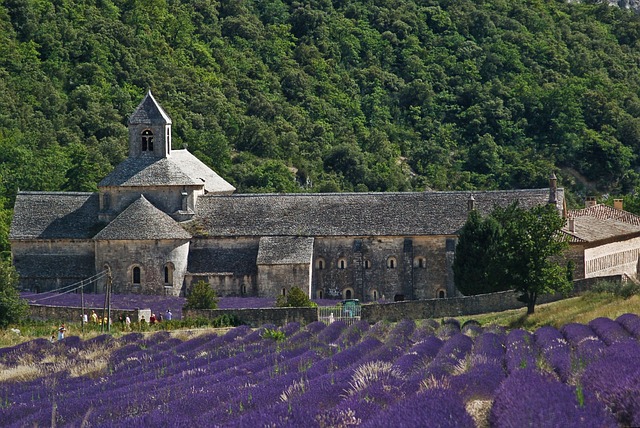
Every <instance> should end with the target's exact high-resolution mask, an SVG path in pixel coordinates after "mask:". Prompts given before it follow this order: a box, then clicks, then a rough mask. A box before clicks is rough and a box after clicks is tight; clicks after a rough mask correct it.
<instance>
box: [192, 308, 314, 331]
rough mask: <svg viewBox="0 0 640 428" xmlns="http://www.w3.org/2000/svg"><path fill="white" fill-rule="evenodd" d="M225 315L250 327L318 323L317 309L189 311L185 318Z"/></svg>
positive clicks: (210, 317) (211, 317)
mask: <svg viewBox="0 0 640 428" xmlns="http://www.w3.org/2000/svg"><path fill="white" fill-rule="evenodd" d="M223 315H229V316H233V317H235V318H236V319H238V320H239V321H240V322H241V323H243V324H246V325H248V326H250V327H260V326H263V325H265V324H274V325H277V326H282V325H285V324H287V323H290V322H299V323H301V324H309V323H312V322H314V321H318V309H317V308H262V309H187V310H183V311H182V317H183V318H207V319H215V318H218V317H220V316H223Z"/></svg>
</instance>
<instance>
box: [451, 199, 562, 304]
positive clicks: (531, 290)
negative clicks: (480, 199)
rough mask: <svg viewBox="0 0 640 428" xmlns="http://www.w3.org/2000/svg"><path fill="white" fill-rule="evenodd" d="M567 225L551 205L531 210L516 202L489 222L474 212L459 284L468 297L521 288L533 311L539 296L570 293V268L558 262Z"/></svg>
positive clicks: (459, 252)
mask: <svg viewBox="0 0 640 428" xmlns="http://www.w3.org/2000/svg"><path fill="white" fill-rule="evenodd" d="M564 221H565V220H564V219H563V218H562V217H560V216H559V215H558V212H557V210H556V209H555V207H554V206H552V205H541V206H537V207H534V208H532V209H530V210H527V209H524V208H521V207H520V206H519V205H518V203H517V202H515V203H513V204H511V205H509V206H508V207H506V208H503V207H496V208H495V209H494V210H493V212H492V213H491V214H490V215H489V216H487V217H486V218H481V217H480V215H479V214H478V213H474V212H472V213H471V214H470V215H469V219H468V220H467V222H466V223H465V226H464V227H463V229H462V230H461V233H460V236H459V239H458V245H457V247H456V256H455V259H454V265H453V269H454V274H455V283H456V286H457V287H458V289H459V290H460V291H461V292H462V293H464V294H482V293H487V292H495V291H501V290H510V289H512V290H516V291H518V292H521V293H522V295H521V297H520V300H522V302H524V303H525V304H526V305H527V314H532V313H534V310H535V304H536V301H537V299H538V296H539V295H541V294H549V293H555V292H567V291H569V290H570V289H571V283H570V281H569V279H568V278H569V275H568V272H567V269H568V268H569V266H568V265H567V266H561V265H560V264H559V263H558V256H560V254H561V253H562V251H563V250H564V249H565V248H566V246H567V243H566V241H565V240H564V239H562V238H561V236H562V235H561V234H560V233H559V231H560V229H561V228H562V227H563V226H564Z"/></svg>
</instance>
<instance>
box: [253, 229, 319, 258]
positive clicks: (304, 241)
mask: <svg viewBox="0 0 640 428" xmlns="http://www.w3.org/2000/svg"><path fill="white" fill-rule="evenodd" d="M312 256H313V238H306V237H299V236H264V237H262V238H260V247H259V249H258V261H257V264H259V265H293V264H303V263H311V258H312Z"/></svg>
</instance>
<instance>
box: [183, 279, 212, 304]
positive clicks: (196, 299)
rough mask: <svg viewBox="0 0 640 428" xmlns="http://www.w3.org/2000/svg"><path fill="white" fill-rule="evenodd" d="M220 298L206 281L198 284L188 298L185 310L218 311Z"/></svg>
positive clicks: (192, 288)
mask: <svg viewBox="0 0 640 428" xmlns="http://www.w3.org/2000/svg"><path fill="white" fill-rule="evenodd" d="M217 307H218V296H216V292H215V290H214V289H213V288H211V286H210V285H209V284H208V283H207V282H205V281H198V282H196V283H195V284H194V285H193V287H191V291H190V292H189V295H188V296H187V303H186V304H185V305H184V309H216V308H217Z"/></svg>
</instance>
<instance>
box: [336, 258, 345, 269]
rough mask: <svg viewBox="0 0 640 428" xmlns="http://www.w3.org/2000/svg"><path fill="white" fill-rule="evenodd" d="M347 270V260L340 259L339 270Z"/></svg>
mask: <svg viewBox="0 0 640 428" xmlns="http://www.w3.org/2000/svg"><path fill="white" fill-rule="evenodd" d="M346 268H347V259H338V269H346Z"/></svg>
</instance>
